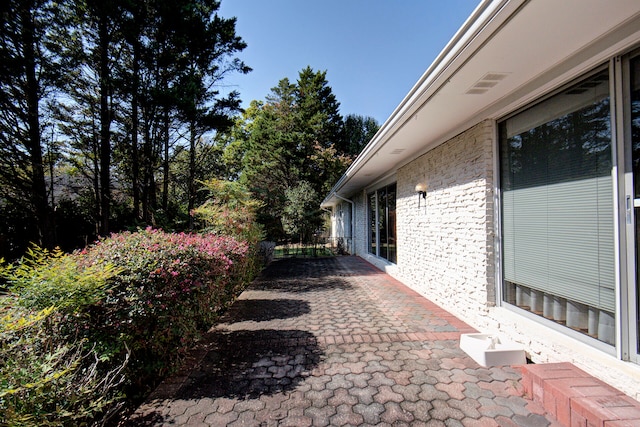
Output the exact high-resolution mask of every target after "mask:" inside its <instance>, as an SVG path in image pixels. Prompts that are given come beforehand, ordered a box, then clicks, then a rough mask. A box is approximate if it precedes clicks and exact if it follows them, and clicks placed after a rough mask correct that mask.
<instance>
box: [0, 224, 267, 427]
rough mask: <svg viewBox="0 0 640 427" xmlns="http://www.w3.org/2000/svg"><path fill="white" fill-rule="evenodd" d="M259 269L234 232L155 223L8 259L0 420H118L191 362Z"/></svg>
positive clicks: (0, 271) (0, 309)
mask: <svg viewBox="0 0 640 427" xmlns="http://www.w3.org/2000/svg"><path fill="white" fill-rule="evenodd" d="M257 267H258V265H257V263H256V261H255V259H254V258H253V252H252V251H250V250H249V245H248V244H247V243H244V242H240V241H238V240H236V239H233V238H231V237H225V236H219V235H214V234H185V233H166V232H163V231H160V230H153V229H150V228H148V229H146V230H141V231H138V232H123V233H119V234H113V235H111V236H110V237H109V238H104V239H102V240H100V241H99V242H96V243H95V244H93V245H91V246H89V247H87V248H86V249H84V250H82V251H78V252H74V253H73V254H63V253H62V252H60V251H58V250H54V251H46V250H43V249H39V248H32V249H31V250H30V251H29V253H28V255H27V256H26V257H25V258H24V259H23V260H22V261H21V262H20V263H17V264H15V265H12V266H6V265H3V266H2V267H1V268H0V275H1V276H2V277H3V278H4V279H5V280H6V281H7V283H8V284H9V289H10V294H8V295H7V296H4V297H1V298H0V316H1V320H0V327H1V329H0V346H1V347H0V425H5V424H8V425H79V424H82V423H85V422H89V421H92V420H93V421H96V420H101V419H105V418H108V417H110V416H112V415H113V414H114V413H115V412H116V411H117V410H119V409H120V408H121V406H122V405H123V402H124V400H123V399H124V398H125V397H126V398H127V399H129V400H131V399H136V398H138V397H140V396H143V395H145V394H146V393H147V392H148V391H149V387H153V386H154V384H156V381H157V380H158V379H160V378H162V376H163V375H165V374H167V373H169V372H170V371H171V370H172V369H174V368H175V367H176V366H177V365H178V364H179V363H180V361H181V359H182V357H183V356H184V355H185V354H186V351H187V350H188V348H189V347H190V346H191V345H192V344H193V342H194V340H195V339H197V338H198V337H199V335H200V334H201V333H202V332H203V331H205V330H207V329H208V328H209V327H210V326H211V324H212V323H213V321H214V320H215V319H216V318H217V316H218V315H219V314H220V312H221V311H222V310H223V309H224V308H225V307H226V306H227V305H228V304H229V303H230V302H231V301H232V300H233V299H234V298H235V297H236V296H237V294H238V293H239V292H240V291H241V290H242V289H243V287H244V285H245V284H246V283H248V282H249V281H250V280H251V279H252V278H253V276H254V275H255V274H256V269H257ZM3 417H4V418H3Z"/></svg>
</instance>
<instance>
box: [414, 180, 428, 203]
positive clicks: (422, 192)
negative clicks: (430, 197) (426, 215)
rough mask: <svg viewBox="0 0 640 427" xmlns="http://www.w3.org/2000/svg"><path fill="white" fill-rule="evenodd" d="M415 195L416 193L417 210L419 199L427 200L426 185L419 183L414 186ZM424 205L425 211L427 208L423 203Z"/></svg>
mask: <svg viewBox="0 0 640 427" xmlns="http://www.w3.org/2000/svg"><path fill="white" fill-rule="evenodd" d="M416 193H418V208H419V207H420V199H426V198H427V184H425V183H422V182H421V183H419V184H417V185H416ZM424 205H425V209H426V207H427V202H426V201H425V203H424Z"/></svg>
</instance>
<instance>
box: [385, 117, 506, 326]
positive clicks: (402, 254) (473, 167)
mask: <svg viewBox="0 0 640 427" xmlns="http://www.w3.org/2000/svg"><path fill="white" fill-rule="evenodd" d="M494 134H495V131H494V126H493V123H492V122H491V121H484V122H481V123H479V124H478V125H476V126H474V127H472V128H471V129H469V130H467V131H465V132H463V133H462V134H460V135H458V136H456V137H454V138H453V139H451V140H449V141H447V142H446V143H444V144H442V145H440V146H438V147H437V148H434V149H433V150H431V151H429V152H427V153H426V154H424V155H422V156H421V157H419V158H417V159H416V160H414V161H413V162H411V163H409V164H407V165H406V166H404V167H402V168H400V169H399V170H398V173H397V178H398V200H397V218H398V219H397V221H398V222H397V224H398V225H397V227H398V228H397V235H398V270H399V271H398V272H399V274H400V275H401V276H402V277H403V279H404V280H405V282H406V283H407V284H408V285H409V286H411V287H412V288H414V289H415V290H416V291H418V292H420V293H422V294H423V295H428V296H429V299H431V300H433V301H434V302H437V303H439V304H442V305H443V306H444V305H446V306H447V307H446V308H448V309H450V310H451V311H453V312H455V313H456V314H457V315H459V316H461V317H463V318H465V319H469V320H471V319H473V322H472V323H474V324H477V323H478V320H479V319H476V318H477V317H478V316H479V315H481V314H485V315H486V313H487V309H488V307H490V306H493V305H495V280H494V267H493V266H494V250H493V240H494V233H493V218H494V216H493V187H494V184H493V146H494V141H495V138H494ZM418 183H426V184H427V196H426V199H422V200H420V207H418V195H417V194H416V192H415V186H416V184H418Z"/></svg>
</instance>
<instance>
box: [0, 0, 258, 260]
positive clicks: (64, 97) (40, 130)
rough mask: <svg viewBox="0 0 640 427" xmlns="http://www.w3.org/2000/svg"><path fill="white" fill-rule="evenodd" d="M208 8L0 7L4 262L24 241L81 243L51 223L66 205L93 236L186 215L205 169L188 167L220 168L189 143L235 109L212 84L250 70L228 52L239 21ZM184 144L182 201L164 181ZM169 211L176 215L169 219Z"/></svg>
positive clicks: (145, 0) (233, 100)
mask: <svg viewBox="0 0 640 427" xmlns="http://www.w3.org/2000/svg"><path fill="white" fill-rule="evenodd" d="M219 6H220V2H219V1H217V0H141V1H135V2H132V1H128V0H112V1H107V2H104V1H101V0H79V1H70V0H63V1H52V0H29V1H23V0H8V1H4V2H1V4H0V22H1V23H2V25H0V93H2V95H3V96H2V97H0V111H2V115H1V116H0V154H1V155H0V214H3V216H4V215H6V214H10V215H11V216H12V218H13V217H15V218H17V220H18V221H15V223H14V224H15V225H13V224H12V226H6V227H0V243H2V246H3V248H2V249H3V255H7V256H10V257H11V258H12V259H16V258H17V257H19V256H20V255H22V254H23V251H24V249H25V248H26V247H27V246H28V242H30V241H34V242H37V243H39V244H40V245H43V246H44V247H47V248H53V247H54V246H55V245H59V246H63V247H65V248H67V247H69V244H68V243H69V242H73V244H74V247H76V248H77V247H81V246H80V242H81V241H82V240H84V239H81V238H80V239H76V238H75V236H68V234H67V233H65V231H66V230H65V229H64V227H61V226H60V223H57V222H56V220H58V219H59V218H58V214H57V211H58V210H59V208H60V206H61V204H62V203H63V200H65V201H72V202H74V203H78V204H81V205H82V206H84V207H87V209H83V212H84V213H86V214H87V217H86V218H84V219H85V220H88V221H89V223H90V224H91V226H90V227H89V229H90V230H92V232H91V233H90V234H91V235H92V236H91V237H90V238H91V239H93V238H95V236H97V235H98V234H100V235H108V233H110V232H112V231H117V230H122V229H124V228H123V227H132V226H134V227H135V226H137V225H141V224H144V225H146V224H152V225H155V224H156V223H157V222H156V217H157V216H158V217H160V220H167V219H169V220H170V221H171V220H173V219H176V220H177V221H182V220H183V216H182V215H181V213H183V214H184V215H186V216H187V217H188V215H189V213H190V212H189V210H188V209H187V206H188V205H189V204H190V203H194V202H195V203H197V200H194V196H195V187H194V186H193V183H194V182H195V181H196V180H198V179H206V178H209V177H210V176H200V175H199V173H198V171H199V170H201V169H203V168H208V166H209V165H207V164H199V163H198V161H199V159H200V158H203V157H204V158H205V161H206V162H208V163H209V164H211V163H213V162H214V161H215V162H217V163H218V164H221V163H222V160H221V154H220V153H211V152H210V151H209V150H208V147H207V146H206V145H204V146H203V145H202V144H200V142H201V140H203V139H204V140H206V139H207V138H209V137H210V135H211V134H213V133H216V132H219V131H221V130H223V129H225V128H226V127H227V126H229V125H230V124H231V122H232V120H233V118H234V116H235V115H236V114H237V112H238V111H239V109H240V99H239V95H238V93H237V92H235V91H229V90H227V89H225V90H223V91H222V90H220V88H221V87H222V85H223V80H224V79H225V78H226V77H227V76H228V75H230V74H231V73H242V74H244V73H247V72H249V71H250V68H249V67H247V66H246V65H245V64H244V63H243V62H242V61H241V60H239V59H238V58H236V57H235V56H236V55H237V53H238V52H240V51H242V50H243V49H244V48H245V47H246V44H245V43H244V41H243V40H242V39H241V38H240V37H238V36H237V35H236V32H235V23H236V20H235V18H224V17H222V16H220V15H219V13H218V10H219ZM205 133H209V135H205ZM185 147H186V149H185ZM181 150H182V151H183V152H185V153H186V156H187V158H188V161H187V164H186V167H185V173H184V174H183V177H184V178H185V180H186V181H187V183H186V185H185V187H186V190H185V191H186V193H187V194H186V195H185V194H184V193H183V194H180V191H176V185H174V184H176V183H175V182H174V178H175V175H174V174H173V173H172V171H174V170H175V168H173V163H174V161H175V160H176V155H177V154H178V152H180V151H181ZM202 151H207V152H206V153H203V152H202ZM216 176H217V175H216ZM181 196H183V198H182V199H181V198H180V197H181ZM80 200H81V201H80ZM123 207H124V208H123ZM175 207H180V208H181V210H182V212H177V213H176V214H175V215H170V212H171V213H173V212H174V211H175ZM14 214H15V215H14ZM21 218H27V219H28V220H25V221H19V220H20V219H21ZM123 224H124V225H123ZM64 225H66V224H63V226H64ZM170 226H171V227H172V228H178V227H183V224H170ZM82 228H83V234H85V235H86V233H84V227H82Z"/></svg>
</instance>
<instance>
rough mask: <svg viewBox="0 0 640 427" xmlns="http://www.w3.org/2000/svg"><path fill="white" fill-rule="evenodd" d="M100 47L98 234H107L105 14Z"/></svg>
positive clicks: (108, 150) (108, 161) (108, 127)
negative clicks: (99, 209) (99, 210)
mask: <svg viewBox="0 0 640 427" xmlns="http://www.w3.org/2000/svg"><path fill="white" fill-rule="evenodd" d="M98 37H99V41H98V43H99V47H100V205H101V212H100V214H101V215H100V234H102V235H103V236H106V235H107V234H108V233H109V217H110V215H111V111H110V107H109V95H110V89H111V88H110V86H111V85H110V83H111V82H110V75H109V56H108V55H109V42H110V40H109V29H108V25H107V16H106V13H104V12H103V13H102V14H101V16H100V17H99V23H98Z"/></svg>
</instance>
